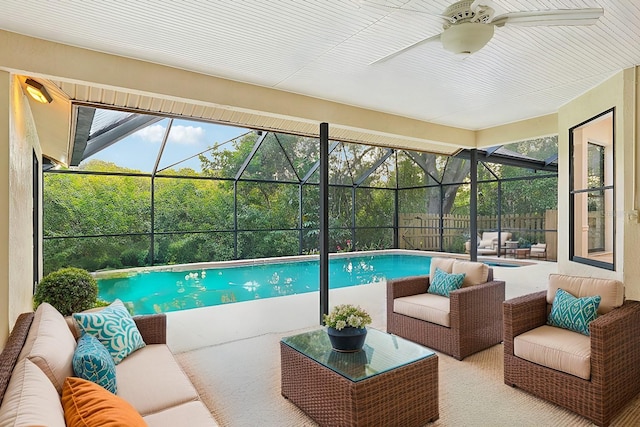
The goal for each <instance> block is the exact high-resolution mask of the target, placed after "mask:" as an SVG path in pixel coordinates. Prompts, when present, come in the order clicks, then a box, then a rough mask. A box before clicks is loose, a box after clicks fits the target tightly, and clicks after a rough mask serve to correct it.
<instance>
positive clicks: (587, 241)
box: [569, 109, 615, 270]
mask: <svg viewBox="0 0 640 427" xmlns="http://www.w3.org/2000/svg"><path fill="white" fill-rule="evenodd" d="M613 125H614V110H613V109H612V110H609V111H605V112H604V113H602V114H600V115H598V116H596V117H594V118H592V119H590V120H588V121H586V122H584V123H581V124H579V125H578V126H576V127H573V128H571V129H570V131H569V141H570V146H569V150H570V151H569V154H570V165H569V174H570V175H569V186H570V188H569V197H570V199H569V212H570V219H569V220H570V241H571V243H570V244H571V250H570V259H571V260H572V261H575V262H580V263H583V264H588V265H593V266H596V267H600V268H606V269H608V270H614V269H615V250H614V246H615V215H614V211H615V192H614V173H613V169H614V150H613V145H614V132H613Z"/></svg>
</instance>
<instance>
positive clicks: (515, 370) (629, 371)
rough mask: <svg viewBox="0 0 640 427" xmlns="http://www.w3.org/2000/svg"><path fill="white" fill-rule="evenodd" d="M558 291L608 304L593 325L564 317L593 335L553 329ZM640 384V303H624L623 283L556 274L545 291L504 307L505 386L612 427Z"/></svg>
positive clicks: (601, 307)
mask: <svg viewBox="0 0 640 427" xmlns="http://www.w3.org/2000/svg"><path fill="white" fill-rule="evenodd" d="M558 289H562V290H563V291H565V293H563V294H564V297H565V298H567V294H566V293H569V294H571V298H574V297H575V298H582V297H588V296H594V295H599V296H600V297H601V301H600V305H599V307H598V311H597V313H598V316H597V318H595V320H591V321H590V323H587V322H586V321H583V319H584V318H587V317H585V316H582V315H580V316H576V313H581V310H573V311H572V313H573V315H568V314H569V311H567V313H558V314H560V315H561V316H559V317H560V318H566V319H573V320H578V321H577V322H576V324H578V325H587V326H586V328H588V329H587V330H586V331H589V334H590V335H586V334H584V333H580V332H576V331H573V330H570V329H566V328H564V327H557V326H551V325H549V324H547V322H548V319H549V313H550V312H551V309H552V303H554V302H556V300H555V296H556V293H557V292H558ZM561 295H562V294H561ZM571 301H572V302H575V300H571ZM557 303H558V304H559V305H561V304H560V302H559V301H558V302H557ZM585 306H586V304H585ZM571 307H572V308H575V307H576V305H571ZM583 312H584V313H583V314H586V313H588V312H589V310H588V306H587V307H586V309H585V310H583ZM591 312H593V311H591ZM552 317H553V316H552ZM572 325H573V322H572ZM584 328H585V327H584V326H583V327H582V329H583V330H584ZM579 329H580V328H578V330H579ZM586 331H585V332H586ZM638 378H640V302H639V301H630V300H627V301H625V300H624V286H623V284H622V283H621V282H619V281H617V280H606V279H595V278H589V277H574V276H565V275H559V274H552V275H551V276H550V277H549V286H548V289H547V290H546V291H542V292H537V293H533V294H529V295H525V296H521V297H517V298H514V299H510V300H508V301H505V302H504V382H505V384H507V385H510V386H514V387H518V388H520V389H522V390H525V391H527V392H529V393H531V394H534V395H536V396H538V397H540V398H542V399H545V400H548V401H550V402H553V403H555V404H557V405H560V406H563V407H565V408H567V409H569V410H571V411H573V412H576V413H578V414H580V415H582V416H584V417H586V418H589V419H590V420H591V421H593V422H594V423H595V424H597V425H599V426H608V425H609V424H610V423H611V421H612V420H613V418H614V417H615V416H616V414H618V413H619V412H620V411H621V410H622V409H623V407H624V406H625V405H626V404H627V403H628V402H629V401H631V400H632V399H633V398H634V397H635V396H636V395H637V394H638V393H639V392H640V381H638Z"/></svg>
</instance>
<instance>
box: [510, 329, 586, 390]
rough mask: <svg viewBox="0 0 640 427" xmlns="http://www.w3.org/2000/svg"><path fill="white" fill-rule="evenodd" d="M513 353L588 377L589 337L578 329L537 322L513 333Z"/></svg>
mask: <svg viewBox="0 0 640 427" xmlns="http://www.w3.org/2000/svg"><path fill="white" fill-rule="evenodd" d="M513 353H514V355H515V356H517V357H520V358H521V359H525V360H528V361H529V362H533V363H537V364H538V365H542V366H546V367H547V368H551V369H555V370H557V371H562V372H565V373H567V374H570V375H574V376H576V377H579V378H582V379H585V380H589V379H590V378H591V340H590V338H589V337H588V336H586V335H582V334H580V333H578V332H573V331H570V330H567V329H562V328H556V327H554V326H548V325H545V326H540V327H538V328H535V329H532V330H530V331H527V332H525V333H523V334H520V335H518V336H516V337H514V338H513Z"/></svg>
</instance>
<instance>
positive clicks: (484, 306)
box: [449, 280, 505, 330]
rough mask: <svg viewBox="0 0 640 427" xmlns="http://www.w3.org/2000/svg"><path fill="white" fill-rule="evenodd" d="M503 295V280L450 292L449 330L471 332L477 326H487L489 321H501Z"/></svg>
mask: <svg viewBox="0 0 640 427" xmlns="http://www.w3.org/2000/svg"><path fill="white" fill-rule="evenodd" d="M504 295H505V282H504V281H503V280H493V281H490V282H486V283H481V284H479V285H473V286H467V287H464V288H461V289H458V290H455V291H453V292H451V293H450V294H449V304H450V310H449V312H450V314H451V328H452V329H454V330H472V329H476V328H477V325H478V324H489V323H490V322H491V320H497V319H501V318H502V302H503V301H504ZM495 318H497V319H495Z"/></svg>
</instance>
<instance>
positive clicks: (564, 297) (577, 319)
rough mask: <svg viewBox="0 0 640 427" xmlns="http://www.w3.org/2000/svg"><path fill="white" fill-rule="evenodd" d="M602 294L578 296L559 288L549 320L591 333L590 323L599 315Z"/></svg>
mask: <svg viewBox="0 0 640 427" xmlns="http://www.w3.org/2000/svg"><path fill="white" fill-rule="evenodd" d="M600 300H601V297H600V295H596V296H591V297H582V298H576V297H574V296H573V295H571V294H570V293H569V292H567V291H565V290H563V289H560V288H558V290H557V291H556V296H555V298H554V299H553V304H551V313H549V318H548V319H547V322H548V323H549V325H551V326H557V327H559V328H564V329H569V330H572V331H575V332H580V333H581V334H584V335H590V333H589V323H591V321H592V320H595V318H596V317H598V306H599V305H600Z"/></svg>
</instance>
